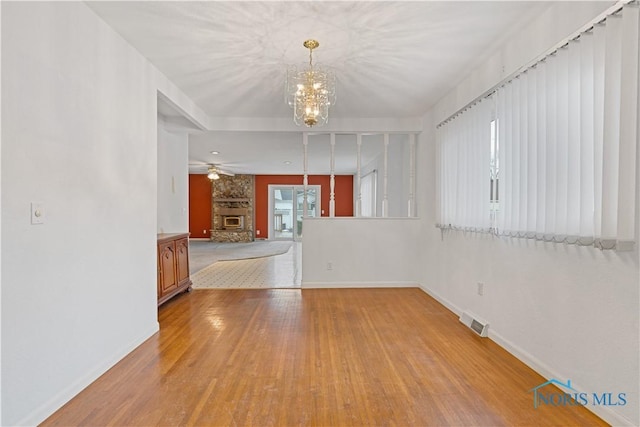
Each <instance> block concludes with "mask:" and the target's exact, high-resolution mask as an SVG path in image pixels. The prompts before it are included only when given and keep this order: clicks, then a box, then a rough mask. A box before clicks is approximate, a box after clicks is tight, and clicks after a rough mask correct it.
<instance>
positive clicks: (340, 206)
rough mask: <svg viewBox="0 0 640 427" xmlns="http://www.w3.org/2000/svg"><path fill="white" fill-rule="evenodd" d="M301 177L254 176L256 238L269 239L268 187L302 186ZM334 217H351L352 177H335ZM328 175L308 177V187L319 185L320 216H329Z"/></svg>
mask: <svg viewBox="0 0 640 427" xmlns="http://www.w3.org/2000/svg"><path fill="white" fill-rule="evenodd" d="M302 178H303V177H302V175H256V178H255V179H256V181H255V199H256V204H255V218H256V223H255V228H254V230H255V232H257V231H258V230H260V235H258V234H256V235H255V237H256V238H261V239H266V238H268V237H269V185H302ZM335 181H336V187H335V200H336V216H353V175H336V176H335ZM330 182H331V177H330V176H329V175H309V185H320V186H321V188H322V189H321V190H320V191H321V194H320V209H322V210H324V214H323V215H322V216H329V196H330V193H331V184H330Z"/></svg>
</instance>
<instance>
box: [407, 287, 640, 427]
mask: <svg viewBox="0 0 640 427" xmlns="http://www.w3.org/2000/svg"><path fill="white" fill-rule="evenodd" d="M420 289H422V290H423V291H424V292H425V293H427V294H428V295H430V296H431V297H433V298H434V299H435V300H436V301H438V302H439V303H440V304H442V305H443V306H445V307H446V308H447V309H448V310H450V311H452V312H453V313H455V314H456V315H457V316H460V315H461V314H462V312H463V310H462V309H460V307H458V306H456V305H454V304H452V303H451V302H450V301H448V300H447V299H445V298H443V297H441V296H440V295H438V294H437V293H435V292H433V291H431V290H430V289H427V288H426V287H424V286H422V285H420ZM488 338H489V339H490V340H491V341H493V342H495V343H496V344H498V345H499V346H500V347H502V348H503V349H505V350H506V351H508V352H509V353H511V354H512V355H513V356H515V357H516V358H517V359H518V360H520V361H521V362H522V363H524V364H525V365H527V366H528V367H530V368H531V369H533V370H534V371H536V372H537V373H538V374H540V375H542V376H543V377H544V378H545V379H546V380H550V379H552V378H556V379H566V377H567V376H566V375H562V374H560V373H558V372H556V371H555V370H554V369H553V368H551V367H550V366H548V365H547V364H545V363H543V362H542V361H541V360H539V359H538V358H536V357H535V356H533V355H532V354H529V353H528V352H526V351H524V350H523V349H522V348H520V347H519V346H517V345H515V344H514V343H512V342H511V341H509V340H507V339H505V338H504V337H503V336H502V335H500V333H499V332H496V331H495V329H492V328H489V336H488ZM571 380H572V381H571V383H572V387H573V388H575V389H576V390H578V392H582V391H584V390H585V388H583V387H580V384H579V383H578V382H576V381H574V380H573V378H572V379H571ZM523 392H526V390H523ZM532 405H533V403H532ZM585 408H586V409H588V410H589V411H591V412H593V413H594V414H596V415H597V416H599V417H600V418H602V419H603V420H604V421H606V422H607V423H609V424H611V425H613V426H629V427H631V426H634V425H635V424H634V423H633V422H631V421H630V420H628V419H627V418H625V417H623V416H622V415H619V414H617V413H615V412H613V411H612V410H611V409H609V408H607V407H604V406H585Z"/></svg>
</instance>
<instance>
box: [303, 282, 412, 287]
mask: <svg viewBox="0 0 640 427" xmlns="http://www.w3.org/2000/svg"><path fill="white" fill-rule="evenodd" d="M301 287H302V288H303V289H334V288H335V289H339V288H417V287H419V285H418V284H417V283H416V282H305V281H302V285H301Z"/></svg>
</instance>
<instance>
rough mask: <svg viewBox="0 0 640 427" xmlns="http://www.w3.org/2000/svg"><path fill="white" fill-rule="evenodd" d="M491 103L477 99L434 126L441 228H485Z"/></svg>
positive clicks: (488, 183)
mask: <svg viewBox="0 0 640 427" xmlns="http://www.w3.org/2000/svg"><path fill="white" fill-rule="evenodd" d="M492 110H493V103H492V102H491V101H490V100H486V99H485V100H481V101H479V102H478V103H476V104H475V105H473V106H472V107H470V108H469V109H467V110H466V111H464V112H463V113H461V114H459V115H458V116H456V117H454V118H453V119H452V120H450V121H449V122H448V123H447V124H446V125H445V126H440V127H439V128H438V129H437V133H436V137H437V140H438V147H439V150H440V165H439V170H440V173H439V177H440V217H439V219H438V223H439V224H440V225H441V226H444V227H451V228H455V229H461V230H467V231H488V230H489V228H490V226H491V222H490V213H489V209H490V200H489V199H490V197H491V195H490V189H491V188H490V182H489V162H490V149H491V147H490V144H491V130H490V129H491V128H490V123H491V115H492Z"/></svg>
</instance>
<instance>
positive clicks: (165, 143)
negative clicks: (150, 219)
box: [157, 117, 189, 233]
mask: <svg viewBox="0 0 640 427" xmlns="http://www.w3.org/2000/svg"><path fill="white" fill-rule="evenodd" d="M157 210H158V212H157V215H158V224H157V227H158V233H174V232H188V231H189V135H188V134H187V133H186V132H169V131H167V130H166V129H165V128H164V126H163V123H162V119H161V118H160V117H158V209H157Z"/></svg>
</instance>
